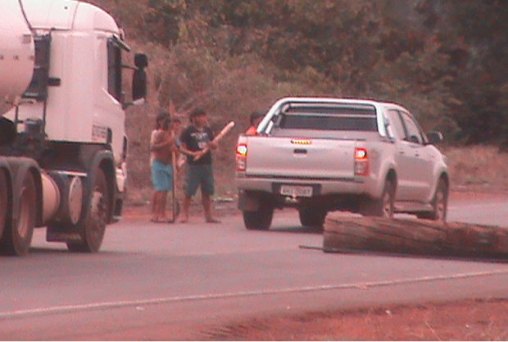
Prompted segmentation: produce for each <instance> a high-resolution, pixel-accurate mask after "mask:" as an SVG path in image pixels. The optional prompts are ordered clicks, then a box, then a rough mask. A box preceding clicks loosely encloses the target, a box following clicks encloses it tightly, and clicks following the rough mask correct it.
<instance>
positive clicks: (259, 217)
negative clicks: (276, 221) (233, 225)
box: [243, 203, 273, 230]
mask: <svg viewBox="0 0 508 342" xmlns="http://www.w3.org/2000/svg"><path fill="white" fill-rule="evenodd" d="M272 219H273V206H272V205H270V204H266V203H260V205H259V208H258V210H255V211H247V210H244V211H243V223H244V224H245V228H247V229H248V230H268V229H270V226H271V225H272Z"/></svg>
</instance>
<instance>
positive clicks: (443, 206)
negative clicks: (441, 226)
mask: <svg viewBox="0 0 508 342" xmlns="http://www.w3.org/2000/svg"><path fill="white" fill-rule="evenodd" d="M431 205H432V211H431V212H425V213H418V214H417V215H416V216H417V217H418V218H420V219H427V220H434V221H439V222H443V223H444V222H446V213H447V211H448V186H447V185H446V182H445V181H444V179H442V178H441V179H440V180H439V183H438V184H437V188H436V193H435V194H434V198H433V199H432V202H431Z"/></svg>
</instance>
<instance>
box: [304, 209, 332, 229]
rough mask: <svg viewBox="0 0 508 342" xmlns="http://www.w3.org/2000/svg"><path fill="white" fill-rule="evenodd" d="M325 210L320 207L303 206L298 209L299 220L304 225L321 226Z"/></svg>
mask: <svg viewBox="0 0 508 342" xmlns="http://www.w3.org/2000/svg"><path fill="white" fill-rule="evenodd" d="M326 214H327V211H326V210H323V209H320V208H312V207H304V208H300V209H298V215H299V216H300V222H301V224H302V226H304V227H319V228H322V227H323V224H324V223H325V217H326Z"/></svg>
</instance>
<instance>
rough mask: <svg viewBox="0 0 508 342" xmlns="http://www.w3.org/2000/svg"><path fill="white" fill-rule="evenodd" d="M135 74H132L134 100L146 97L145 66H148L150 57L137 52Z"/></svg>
mask: <svg viewBox="0 0 508 342" xmlns="http://www.w3.org/2000/svg"><path fill="white" fill-rule="evenodd" d="M134 65H136V70H134V75H133V76H132V100H133V101H136V100H139V99H144V98H146V95H147V92H146V83H147V82H146V72H145V68H146V67H148V57H147V56H146V55H145V54H143V53H137V54H136V55H135V56H134Z"/></svg>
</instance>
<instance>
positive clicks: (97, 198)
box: [67, 168, 110, 253]
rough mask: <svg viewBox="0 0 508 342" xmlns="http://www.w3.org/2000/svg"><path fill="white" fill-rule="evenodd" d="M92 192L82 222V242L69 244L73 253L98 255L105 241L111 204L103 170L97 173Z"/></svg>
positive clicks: (98, 170) (99, 169)
mask: <svg viewBox="0 0 508 342" xmlns="http://www.w3.org/2000/svg"><path fill="white" fill-rule="evenodd" d="M90 191H91V193H90V196H89V197H88V198H89V203H88V204H87V205H88V208H87V210H85V211H84V212H85V215H86V217H85V218H84V220H83V222H82V224H83V227H82V232H81V241H79V242H76V241H72V242H67V248H68V249H69V251H71V252H81V253H96V252H98V251H99V249H100V247H101V245H102V240H103V239H104V233H105V231H106V222H107V218H108V213H109V205H110V203H109V190H108V185H107V180H106V175H105V174H104V171H103V170H102V169H101V168H97V170H96V171H95V175H94V184H93V186H92V188H91V189H90Z"/></svg>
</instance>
